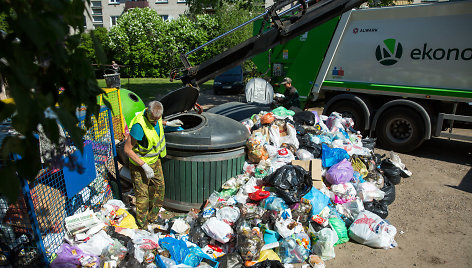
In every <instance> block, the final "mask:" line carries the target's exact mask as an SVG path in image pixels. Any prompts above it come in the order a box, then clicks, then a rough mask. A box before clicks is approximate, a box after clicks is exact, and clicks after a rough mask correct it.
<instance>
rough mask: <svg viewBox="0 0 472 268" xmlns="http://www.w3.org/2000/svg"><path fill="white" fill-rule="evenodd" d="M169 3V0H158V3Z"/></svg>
mask: <svg viewBox="0 0 472 268" xmlns="http://www.w3.org/2000/svg"><path fill="white" fill-rule="evenodd" d="M167 3H169V1H168V0H156V4H167Z"/></svg>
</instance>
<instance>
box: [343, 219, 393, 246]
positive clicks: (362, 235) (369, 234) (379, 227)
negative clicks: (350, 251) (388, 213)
mask: <svg viewBox="0 0 472 268" xmlns="http://www.w3.org/2000/svg"><path fill="white" fill-rule="evenodd" d="M396 234H397V229H396V228H395V226H393V225H390V224H388V223H387V222H386V221H384V220H382V218H380V217H379V216H377V215H376V214H374V213H372V212H370V211H367V210H365V211H362V212H361V213H359V215H358V216H357V218H356V220H355V221H354V222H353V223H352V224H351V226H350V227H349V237H350V238H352V239H353V240H354V241H356V242H358V243H361V244H364V245H367V246H369V247H373V248H384V249H389V248H394V247H396V246H397V242H395V235H396Z"/></svg>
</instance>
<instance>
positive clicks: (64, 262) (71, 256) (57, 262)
mask: <svg viewBox="0 0 472 268" xmlns="http://www.w3.org/2000/svg"><path fill="white" fill-rule="evenodd" d="M85 258H87V259H89V260H90V262H89V263H93V262H94V263H95V264H94V265H93V266H90V267H99V265H100V261H99V258H98V257H97V256H94V255H91V254H87V253H85V252H84V251H82V250H81V249H80V248H78V247H77V246H72V245H69V244H68V243H63V244H62V245H61V247H60V248H59V249H58V251H57V257H56V258H55V259H54V261H53V262H52V263H51V267H52V268H56V267H57V268H59V267H71V268H76V267H80V266H82V264H83V261H84V260H85ZM81 259H82V262H81Z"/></svg>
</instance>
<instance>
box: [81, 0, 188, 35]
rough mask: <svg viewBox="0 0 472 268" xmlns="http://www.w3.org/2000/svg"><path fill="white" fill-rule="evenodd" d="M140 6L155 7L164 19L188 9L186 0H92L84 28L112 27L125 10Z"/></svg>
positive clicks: (86, 13)
mask: <svg viewBox="0 0 472 268" xmlns="http://www.w3.org/2000/svg"><path fill="white" fill-rule="evenodd" d="M139 7H149V8H152V9H154V10H155V11H156V12H157V14H159V15H160V16H161V17H162V18H163V19H164V20H168V19H173V18H177V17H178V16H180V15H181V14H184V13H185V11H186V10H187V9H188V7H187V4H186V0H91V1H90V5H88V4H86V9H87V10H86V11H85V14H84V17H85V18H84V28H85V29H86V30H87V31H90V30H93V29H96V28H98V27H105V28H107V29H110V28H111V27H112V26H114V25H116V22H117V20H118V18H119V17H120V16H121V15H122V14H123V13H124V12H126V11H127V10H129V9H132V8H139Z"/></svg>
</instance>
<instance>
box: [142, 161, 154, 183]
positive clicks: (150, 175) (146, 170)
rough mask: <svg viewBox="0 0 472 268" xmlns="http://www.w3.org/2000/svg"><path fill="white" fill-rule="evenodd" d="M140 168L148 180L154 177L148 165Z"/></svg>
mask: <svg viewBox="0 0 472 268" xmlns="http://www.w3.org/2000/svg"><path fill="white" fill-rule="evenodd" d="M141 167H142V168H143V170H144V173H146V178H148V179H150V178H153V177H154V170H152V168H151V167H150V166H149V165H148V164H146V163H144V164H142V166H141Z"/></svg>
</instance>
